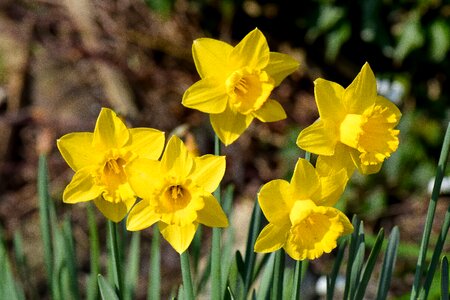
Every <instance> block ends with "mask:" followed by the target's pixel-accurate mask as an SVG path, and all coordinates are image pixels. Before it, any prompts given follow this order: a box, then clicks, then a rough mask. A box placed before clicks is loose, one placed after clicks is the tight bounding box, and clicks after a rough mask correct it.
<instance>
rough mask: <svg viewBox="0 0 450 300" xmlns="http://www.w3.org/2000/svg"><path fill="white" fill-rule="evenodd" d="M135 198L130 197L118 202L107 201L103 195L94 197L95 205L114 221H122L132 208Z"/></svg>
mask: <svg viewBox="0 0 450 300" xmlns="http://www.w3.org/2000/svg"><path fill="white" fill-rule="evenodd" d="M135 201H136V199H135V198H129V199H126V200H123V201H120V202H117V203H113V202H110V201H106V200H105V199H103V197H101V196H100V197H97V198H95V199H94V203H95V206H97V208H98V210H100V212H101V213H102V214H103V215H104V216H105V217H106V218H107V219H109V220H111V221H113V222H116V223H118V222H120V221H122V219H123V218H125V216H126V215H127V212H128V211H129V210H130V209H131V207H132V206H133V204H134V202H135Z"/></svg>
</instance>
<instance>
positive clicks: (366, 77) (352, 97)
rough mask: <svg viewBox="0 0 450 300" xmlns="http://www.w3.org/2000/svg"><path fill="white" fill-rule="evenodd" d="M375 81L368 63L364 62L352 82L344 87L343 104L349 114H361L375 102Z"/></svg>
mask: <svg viewBox="0 0 450 300" xmlns="http://www.w3.org/2000/svg"><path fill="white" fill-rule="evenodd" d="M376 97H377V81H376V79H375V75H374V74H373V72H372V69H371V68H370V66H369V64H368V63H365V64H364V66H363V67H362V69H361V71H360V72H359V73H358V75H357V76H356V78H355V79H354V80H353V82H352V83H351V84H350V85H349V86H348V87H347V88H346V89H345V92H344V97H343V103H342V104H343V105H344V106H345V108H346V110H347V113H349V114H362V113H363V112H364V111H365V110H366V109H367V108H368V107H370V106H372V105H373V104H374V103H375V99H376Z"/></svg>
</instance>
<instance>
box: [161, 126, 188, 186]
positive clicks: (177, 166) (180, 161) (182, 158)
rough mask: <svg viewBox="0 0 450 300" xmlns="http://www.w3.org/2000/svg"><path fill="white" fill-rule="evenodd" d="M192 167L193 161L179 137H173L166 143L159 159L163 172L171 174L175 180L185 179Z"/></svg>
mask: <svg viewBox="0 0 450 300" xmlns="http://www.w3.org/2000/svg"><path fill="white" fill-rule="evenodd" d="M193 165H194V159H193V158H192V155H191V154H190V153H189V151H188V150H187V148H186V146H185V145H184V143H183V142H182V141H181V140H180V138H179V137H177V136H175V135H173V136H172V137H171V138H170V139H169V142H167V146H166V150H165V151H164V154H163V157H162V159H161V166H162V170H163V171H169V170H170V172H171V175H172V176H173V177H176V178H177V179H182V178H186V177H187V176H188V174H189V173H190V172H191V170H192V167H193Z"/></svg>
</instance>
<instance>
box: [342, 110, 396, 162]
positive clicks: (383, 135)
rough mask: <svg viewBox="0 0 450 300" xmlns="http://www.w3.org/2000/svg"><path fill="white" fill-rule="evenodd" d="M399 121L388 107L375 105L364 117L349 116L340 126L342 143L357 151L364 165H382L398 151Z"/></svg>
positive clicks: (365, 112)
mask: <svg viewBox="0 0 450 300" xmlns="http://www.w3.org/2000/svg"><path fill="white" fill-rule="evenodd" d="M396 124H397V119H396V118H392V113H391V112H390V111H389V109H388V108H387V107H382V106H380V105H375V106H373V107H371V108H368V109H367V110H366V111H364V113H363V114H362V115H354V114H348V115H347V116H346V117H345V119H344V121H343V122H342V123H341V126H340V134H341V142H342V143H343V144H346V145H347V146H350V147H352V148H355V149H357V150H358V151H359V152H360V156H359V158H360V160H361V163H362V164H364V165H377V164H379V163H382V162H383V161H384V160H385V159H386V158H388V157H389V156H391V153H392V152H394V151H395V150H397V147H398V143H399V141H398V134H399V131H398V130H395V129H394V127H395V125H396Z"/></svg>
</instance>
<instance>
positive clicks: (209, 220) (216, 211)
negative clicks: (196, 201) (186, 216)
mask: <svg viewBox="0 0 450 300" xmlns="http://www.w3.org/2000/svg"><path fill="white" fill-rule="evenodd" d="M203 201H204V202H205V206H204V207H203V208H202V209H201V210H199V211H197V222H198V223H200V224H203V225H206V226H209V227H227V226H228V218H227V216H226V215H225V213H224V212H223V210H222V207H221V206H220V204H219V202H217V199H216V198H214V196H213V195H211V194H205V195H204V196H203Z"/></svg>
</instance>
